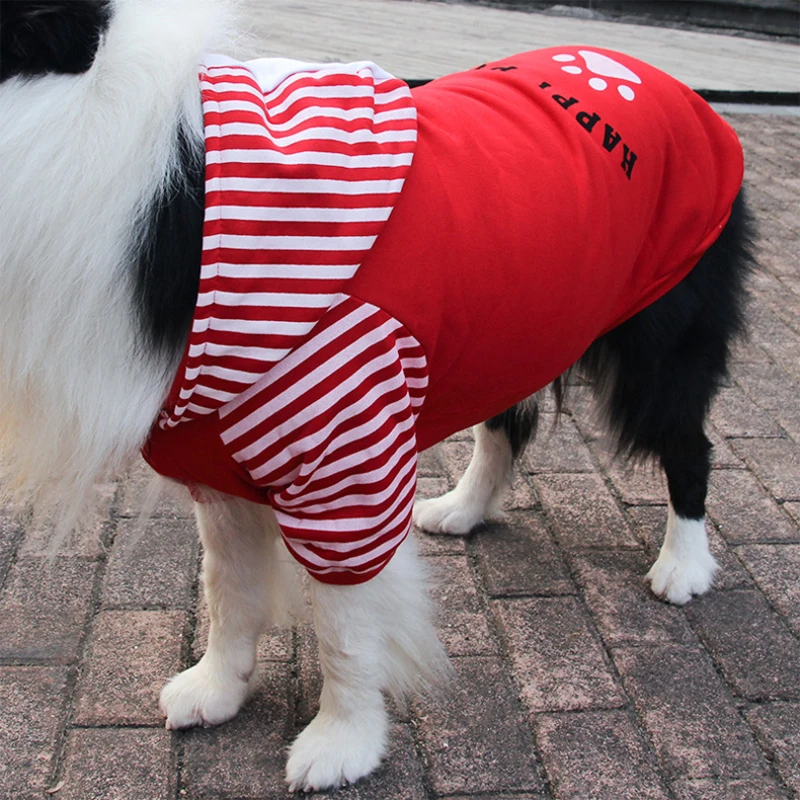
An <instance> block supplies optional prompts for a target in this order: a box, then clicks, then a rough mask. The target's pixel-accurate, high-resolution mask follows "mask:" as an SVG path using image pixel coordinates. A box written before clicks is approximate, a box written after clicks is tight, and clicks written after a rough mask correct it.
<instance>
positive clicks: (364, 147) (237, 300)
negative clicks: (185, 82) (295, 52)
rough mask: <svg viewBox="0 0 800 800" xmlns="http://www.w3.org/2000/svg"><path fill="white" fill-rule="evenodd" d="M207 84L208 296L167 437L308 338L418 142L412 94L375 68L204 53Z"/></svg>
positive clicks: (366, 242)
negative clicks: (243, 59)
mask: <svg viewBox="0 0 800 800" xmlns="http://www.w3.org/2000/svg"><path fill="white" fill-rule="evenodd" d="M200 81H201V91H202V101H203V116H204V125H205V147H206V208H205V220H204V230H203V259H202V267H201V277H200V288H199V292H198V298H197V306H196V309H195V315H194V320H193V324H192V329H191V333H190V337H189V342H188V346H187V349H186V353H185V356H184V359H183V361H182V363H181V366H180V368H179V370H178V373H177V376H176V379H175V382H174V384H173V387H172V389H171V391H170V394H169V398H168V401H167V403H166V404H165V408H164V410H163V411H162V413H161V416H160V418H159V423H158V424H159V426H160V427H161V428H162V429H169V428H172V427H174V426H176V425H178V424H179V423H181V422H184V421H188V420H192V419H197V418H198V417H201V416H204V415H207V414H210V413H212V412H214V411H217V410H218V409H220V408H221V407H222V406H223V405H225V404H226V403H228V402H230V401H231V400H233V399H234V398H236V397H237V396H239V395H241V393H242V392H244V391H245V390H247V389H248V388H250V387H251V386H252V385H253V384H255V383H256V382H257V381H258V380H260V379H261V378H262V377H263V376H264V375H266V373H267V372H268V371H269V370H270V369H271V368H272V367H273V366H275V364H277V363H278V362H280V361H281V360H282V359H283V358H284V357H285V356H286V355H287V354H288V353H290V352H292V351H293V350H295V349H296V348H297V347H299V346H300V345H301V344H302V343H303V341H305V340H306V339H307V337H308V336H309V334H310V332H311V331H312V329H313V328H314V327H315V325H316V324H317V322H318V321H319V320H320V318H321V317H322V316H323V314H324V313H325V312H326V311H327V310H328V309H329V308H330V307H331V306H332V305H334V304H335V303H336V302H337V300H338V298H339V297H340V293H341V292H342V290H343V288H344V286H345V284H346V283H347V282H348V281H349V280H350V279H351V278H352V277H353V276H354V275H355V273H356V271H357V270H358V268H359V266H360V265H361V262H362V261H363V259H364V257H365V256H366V254H367V252H368V251H369V250H370V248H371V247H372V245H373V243H374V242H375V240H376V238H377V236H378V235H379V233H380V232H381V229H382V228H383V226H384V224H385V222H386V220H387V219H388V218H389V215H390V214H391V211H392V208H393V206H394V204H395V202H396V200H397V197H398V196H399V193H400V191H401V189H402V187H403V182H404V180H405V177H406V174H407V172H408V169H409V167H410V165H411V161H412V158H413V153H414V147H415V143H416V139H417V124H416V112H415V108H414V104H413V100H412V98H411V93H410V91H409V89H408V87H407V86H406V85H405V84H404V83H403V82H402V81H400V80H398V79H397V78H394V77H392V76H391V75H389V74H388V73H386V72H384V71H383V70H382V69H381V68H380V67H378V66H376V65H375V64H373V63H371V62H356V63H352V64H324V65H323V64H305V63H302V62H299V61H293V60H290V59H260V60H257V61H249V62H238V61H235V60H232V59H230V58H227V57H221V56H209V57H207V58H206V59H205V63H204V65H203V66H202V68H201V73H200Z"/></svg>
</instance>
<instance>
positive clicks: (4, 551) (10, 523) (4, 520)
mask: <svg viewBox="0 0 800 800" xmlns="http://www.w3.org/2000/svg"><path fill="white" fill-rule="evenodd" d="M23 533H24V529H23V527H22V523H21V522H20V521H19V520H17V519H16V518H14V517H13V516H11V515H6V514H3V513H0V590H2V588H3V583H4V582H5V579H6V575H7V574H8V570H9V569H10V567H11V562H12V560H13V559H14V556H15V555H16V552H17V547H18V546H19V543H20V541H22V536H23Z"/></svg>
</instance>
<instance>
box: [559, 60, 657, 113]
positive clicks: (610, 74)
mask: <svg viewBox="0 0 800 800" xmlns="http://www.w3.org/2000/svg"><path fill="white" fill-rule="evenodd" d="M578 55H579V56H581V58H582V59H583V61H584V64H585V66H584V67H579V66H578V65H577V64H568V65H567V66H566V67H561V69H562V70H564V72H568V73H569V74H570V75H580V74H581V73H582V72H583V71H584V69H586V71H587V72H591V73H592V74H593V75H594V77H593V78H589V86H591V87H592V89H595V90H596V91H598V92H604V91H605V90H606V89H607V88H608V81H607V80H605V79H606V78H614V79H616V80H619V81H627V82H628V83H635V84H641V82H642V79H641V78H640V77H639V76H638V75H637V74H636V73H635V72H631V70H629V69H628V68H627V67H626V66H624V65H623V64H620V63H619V61H614V59H613V58H609V57H608V56H604V55H603V54H602V53H595V52H593V51H592V50H578ZM576 60H577V59H576V58H575V56H573V55H571V54H570V53H561V54H560V55H557V56H553V61H563V62H570V61H576ZM628 83H620V84H618V85H617V91H618V92H619V94H620V96H621V97H623V98H624V99H625V100H629V101H630V100H633V99H634V98H635V97H636V92H634V91H633V88H632V87H631V86H628Z"/></svg>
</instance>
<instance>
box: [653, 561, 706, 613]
mask: <svg viewBox="0 0 800 800" xmlns="http://www.w3.org/2000/svg"><path fill="white" fill-rule="evenodd" d="M718 569H719V565H718V564H717V562H716V560H715V559H714V556H712V555H711V553H709V552H708V551H707V550H706V551H705V552H704V553H695V554H693V556H692V557H691V558H690V559H687V558H684V559H680V558H678V557H676V556H675V555H673V554H671V553H663V552H662V553H661V555H659V557H658V559H657V560H656V563H655V564H653V566H652V567H650V571H649V572H648V573H647V580H649V581H650V586H651V588H652V589H653V593H654V594H656V595H658V597H661V598H663V599H664V600H667V601H669V602H670V603H674V604H675V605H678V606H682V605H684V604H685V603H688V602H689V600H691V599H692V596H693V595H699V594H705V593H706V592H707V591H708V590H709V589H710V588H711V584H712V583H713V582H714V575H716V573H717V570H718Z"/></svg>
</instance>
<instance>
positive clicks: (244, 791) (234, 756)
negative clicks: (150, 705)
mask: <svg viewBox="0 0 800 800" xmlns="http://www.w3.org/2000/svg"><path fill="white" fill-rule="evenodd" d="M292 695H293V693H292V676H291V669H290V667H289V666H288V665H287V664H281V663H278V662H275V661H273V662H269V663H268V664H266V665H265V674H264V675H263V676H262V680H261V684H260V686H259V688H258V690H257V691H256V693H255V695H254V696H253V697H252V698H251V699H250V700H249V701H248V702H247V703H246V704H245V706H244V707H243V708H242V710H241V711H240V712H239V713H238V714H237V716H236V717H234V719H232V720H231V721H230V722H226V723H224V724H222V725H218V726H216V727H214V728H193V729H191V730H188V731H179V732H177V733H176V734H175V739H176V741H178V742H180V743H181V744H182V746H183V753H184V764H183V788H184V789H185V790H186V793H187V795H188V796H189V797H191V798H192V799H193V800H195V798H196V799H197V800H201V799H203V800H206V799H207V800H211V799H212V798H213V800H217V798H221V797H226V798H228V797H230V798H237V799H238V798H242V799H244V798H253V799H255V798H266V797H285V796H286V795H287V790H286V785H285V783H284V765H285V760H286V748H287V746H288V744H289V743H290V741H291V739H292V738H293V737H294V735H295V734H296V733H299V730H293V725H292V707H293V705H294V699H293V696H292Z"/></svg>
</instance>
